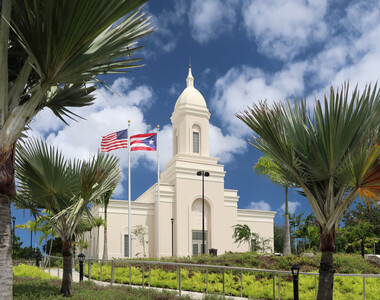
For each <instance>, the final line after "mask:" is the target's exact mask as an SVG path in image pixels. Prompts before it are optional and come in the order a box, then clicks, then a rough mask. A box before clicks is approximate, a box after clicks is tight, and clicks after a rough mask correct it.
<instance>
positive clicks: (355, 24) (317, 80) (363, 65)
mask: <svg viewBox="0 0 380 300" xmlns="http://www.w3.org/2000/svg"><path fill="white" fill-rule="evenodd" d="M363 15H365V16H366V17H365V18H363V17H362V16H363ZM379 19H380V6H379V5H373V3H372V4H371V3H370V2H368V1H358V2H354V3H353V4H351V5H349V6H348V7H347V9H346V14H345V16H344V17H343V18H342V19H341V21H340V32H339V35H337V36H334V37H332V38H331V39H329V41H328V42H327V43H326V45H325V47H324V49H323V50H322V51H320V52H319V53H318V54H317V55H315V57H313V58H311V59H310V61H309V63H308V70H307V73H308V77H309V78H312V85H313V86H315V89H314V90H313V92H312V96H316V97H318V98H321V97H322V96H323V93H325V92H327V91H328V90H329V86H330V85H334V86H340V85H342V84H343V82H345V81H349V82H350V83H351V86H355V85H356V84H358V85H359V88H360V89H361V90H363V88H364V86H365V85H366V84H368V83H370V82H372V83H374V82H376V81H377V80H379V79H380V76H379V69H380V60H379V59H378V58H379V56H380V43H379V38H378V37H379V36H380V23H379V22H378V20H379ZM309 98H314V97H309Z"/></svg>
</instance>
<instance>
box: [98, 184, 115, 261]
mask: <svg viewBox="0 0 380 300" xmlns="http://www.w3.org/2000/svg"><path fill="white" fill-rule="evenodd" d="M115 188H116V185H115V186H113V187H111V188H110V189H109V190H108V191H106V192H105V193H104V194H103V195H102V197H99V198H98V199H96V200H95V204H97V205H103V207H104V223H103V226H104V243H103V258H102V259H108V241H107V239H108V234H107V208H108V204H109V203H110V199H111V197H112V195H113V192H114V190H115ZM98 239H99V236H98Z"/></svg>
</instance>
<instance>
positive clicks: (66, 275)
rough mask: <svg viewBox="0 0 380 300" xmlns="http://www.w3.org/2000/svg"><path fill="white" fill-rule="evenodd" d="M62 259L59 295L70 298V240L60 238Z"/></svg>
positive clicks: (72, 291)
mask: <svg viewBox="0 0 380 300" xmlns="http://www.w3.org/2000/svg"><path fill="white" fill-rule="evenodd" d="M62 257H63V278H62V286H61V294H64V295H65V296H71V295H72V294H73V293H74V289H73V274H72V272H73V270H72V260H71V259H72V253H71V240H66V239H64V238H62Z"/></svg>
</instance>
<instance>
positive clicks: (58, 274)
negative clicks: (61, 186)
mask: <svg viewBox="0 0 380 300" xmlns="http://www.w3.org/2000/svg"><path fill="white" fill-rule="evenodd" d="M45 272H46V273H49V269H45ZM62 274H63V270H62V269H59V270H58V268H51V269H50V275H51V276H55V277H59V278H62ZM84 280H88V279H87V278H86V277H85V278H84ZM91 281H92V282H94V283H95V284H96V285H99V286H108V285H111V283H110V282H104V281H97V280H93V279H91ZM73 282H79V273H78V272H77V271H75V270H73ZM113 285H115V286H129V284H121V283H114V284H113ZM132 287H133V288H138V289H142V288H143V287H142V286H140V285H132ZM144 288H145V289H146V288H148V289H154V290H156V291H169V292H177V291H176V290H170V289H163V288H156V287H144ZM181 295H182V296H190V298H191V299H203V298H204V296H205V295H204V294H203V293H196V292H188V291H181ZM220 299H230V300H245V299H247V298H241V297H226V298H224V297H223V296H221V297H220Z"/></svg>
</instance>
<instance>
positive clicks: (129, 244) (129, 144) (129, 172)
mask: <svg viewBox="0 0 380 300" xmlns="http://www.w3.org/2000/svg"><path fill="white" fill-rule="evenodd" d="M130 142H131V121H130V120H128V251H129V253H128V255H129V258H132V244H131V210H132V208H131V143H130Z"/></svg>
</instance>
